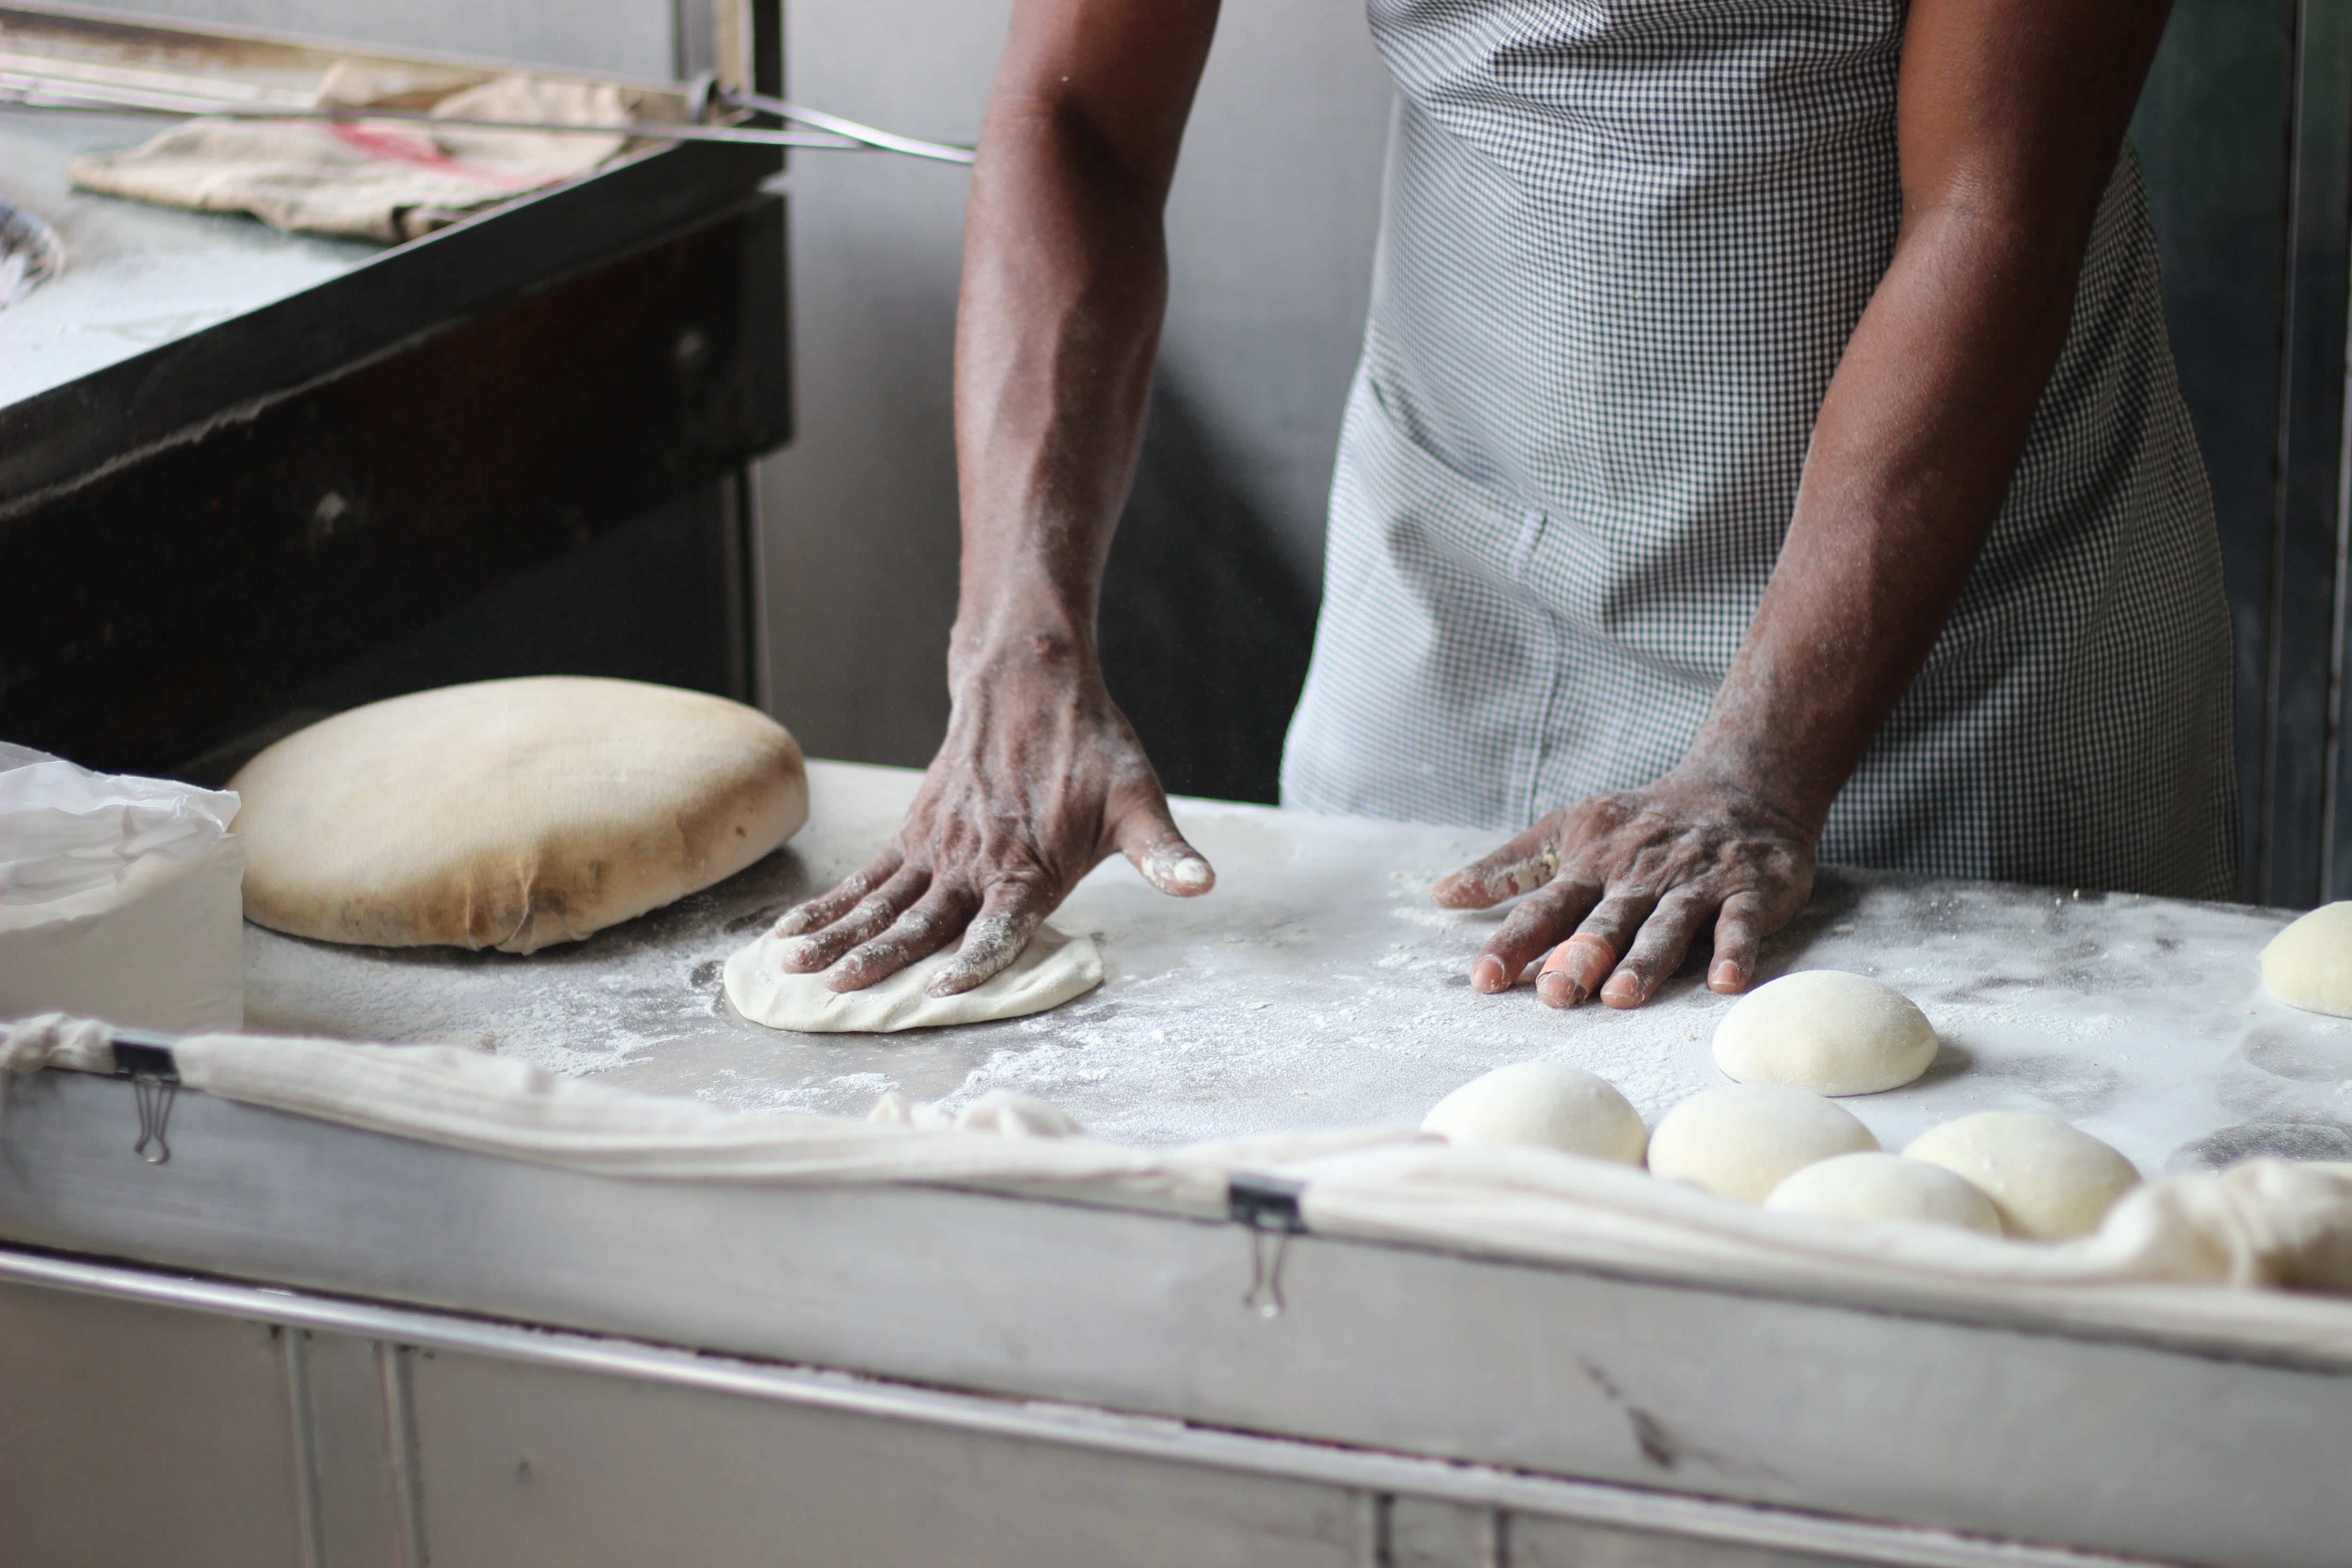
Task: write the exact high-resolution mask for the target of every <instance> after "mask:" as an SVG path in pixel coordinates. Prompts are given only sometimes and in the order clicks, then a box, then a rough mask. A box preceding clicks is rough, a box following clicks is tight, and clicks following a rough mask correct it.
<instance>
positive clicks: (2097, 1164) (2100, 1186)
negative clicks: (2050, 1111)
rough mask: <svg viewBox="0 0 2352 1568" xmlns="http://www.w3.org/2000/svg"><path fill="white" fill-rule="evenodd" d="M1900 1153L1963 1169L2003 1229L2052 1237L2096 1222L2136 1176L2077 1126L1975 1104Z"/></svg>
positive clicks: (2092, 1227) (2129, 1165) (2089, 1229)
mask: <svg viewBox="0 0 2352 1568" xmlns="http://www.w3.org/2000/svg"><path fill="white" fill-rule="evenodd" d="M1903 1153H1904V1157H1905V1158H1906V1159H1911V1160H1925V1161H1927V1163H1929V1164H1931V1165H1941V1166H1943V1167H1944V1169H1946V1170H1948V1171H1950V1172H1952V1173H1954V1174H1956V1175H1960V1176H1965V1177H1967V1178H1968V1179H1969V1181H1970V1182H1971V1183H1973V1184H1975V1185H1976V1188H1977V1190H1978V1191H1979V1192H1981V1193H1982V1194H1984V1195H1985V1196H1987V1197H1989V1198H1990V1199H1991V1200H1992V1206H1993V1208H1994V1210H1995V1211H1996V1212H1997V1213H1999V1214H2000V1227H2001V1229H2002V1230H2003V1231H2005V1232H2007V1233H2008V1234H2009V1235H2011V1236H2022V1237H2035V1238H2037V1239H2040V1240H2043V1241H2054V1240H2058V1239H2061V1238H2063V1237H2070V1236H2085V1235H2088V1234H2089V1233H2090V1232H2092V1231H2095V1230H2096V1229H2098V1228H2099V1222H2100V1221H2101V1220H2103V1219H2105V1217H2106V1214H2107V1210H2108V1209H2110V1208H2112V1207H2114V1206H2115V1202H2116V1199H2117V1198H2119V1197H2121V1196H2123V1195H2124V1194H2125V1193H2126V1192H2128V1191H2129V1190H2130V1189H2132V1188H2133V1187H2136V1186H2137V1185H2138V1184H2139V1173H2138V1172H2137V1171H2136V1170H2134V1169H2133V1168H2132V1163H2131V1162H2130V1161H2129V1160H2126V1159H2125V1158H2124V1157H2123V1156H2122V1155H2121V1154H2119V1153H2117V1152H2116V1151H2115V1150H2113V1149H2111V1148H2109V1147H2108V1146H2107V1145H2105V1143H2102V1142H2099V1141H2098V1140H2097V1139H2096V1138H2094V1137H2092V1136H2091V1135H2090V1134H2089V1133H2087V1132H2085V1131H2083V1130H2082V1129H2080V1128H2078V1127H2070V1126H2068V1125H2067V1124H2066V1123H2065V1122H2063V1121H2059V1120H2058V1119H2057V1118H2056V1117H2054V1116H2036V1115H2034V1114H2032V1112H2030V1111H2024V1110H1979V1111H1978V1112H1977V1113H1976V1114H1975V1115H1973V1116H1963V1117H1961V1118H1960V1119H1959V1120H1958V1121H1947V1122H1945V1123H1944V1124H1943V1125H1942V1126H1941V1127H1937V1128H1933V1129H1931V1130H1930V1131H1926V1132H1923V1133H1921V1134H1920V1135H1919V1136H1918V1137H1916V1138H1915V1139H1913V1140H1912V1141H1911V1146H1910V1147H1909V1148H1908V1149H1906V1150H1904V1151H1903Z"/></svg>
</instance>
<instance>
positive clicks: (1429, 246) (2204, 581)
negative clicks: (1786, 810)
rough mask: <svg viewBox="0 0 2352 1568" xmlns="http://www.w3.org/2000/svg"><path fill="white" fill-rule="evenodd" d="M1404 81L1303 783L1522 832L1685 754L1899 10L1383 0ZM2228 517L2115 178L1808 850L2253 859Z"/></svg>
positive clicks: (2224, 887) (1978, 865)
mask: <svg viewBox="0 0 2352 1568" xmlns="http://www.w3.org/2000/svg"><path fill="white" fill-rule="evenodd" d="M1371 9H1372V25H1373V31H1374V34H1375V36H1376V37H1377V38H1378V40H1379V42H1380V45H1381V50H1382V52H1383V53H1384V54H1385V55H1386V56H1387V58H1388V61H1389V65H1390V67H1391V70H1392V71H1393V72H1394V74H1395V76H1396V79H1397V82H1398V84H1399V86H1400V88H1401V89H1402V98H1401V102H1400V105H1399V109H1398V115H1397V121H1396V125H1395V130H1394V133H1393V137H1392V141H1391V149H1390V159H1389V174H1388V189H1387V197H1386V211H1385V215H1384V219H1383V225H1382V230H1381V247H1380V255H1379V259H1378V263H1377V267H1376V270H1375V274H1374V281H1373V288H1372V304H1371V312H1370V321H1369V323H1368V325H1367V327H1366V330H1365V341H1364V353H1363V361H1362V364H1361V367H1360V370H1359V372H1358V374H1357V378H1356V382H1355V385H1354V389H1353V391H1352V393H1351V395H1350V398H1349V408H1348V415H1347V421H1346V426H1345V429H1344V432H1343V434H1342V436H1341V438H1340V447H1339V466H1338V471H1337V474H1336V476H1335V478H1334V481H1333V486H1332V495H1331V514H1330V534H1329V544H1328V568H1327V575H1326V584H1325V606H1326V607H1325V610H1324V613H1323V617H1322V621H1321V624H1320V626H1318V631H1317V635H1316V644H1315V656H1314V662H1313V666H1312V668H1311V669H1310V671H1309V673H1308V676H1307V689H1306V691H1305V694H1304V695H1303V697H1302V698H1301V700H1300V703H1299V708H1298V712H1297V717H1296V719H1295V720H1294V721H1293V723H1292V727H1291V731H1290V737H1289V743H1288V746H1287V749H1286V755H1285V758H1284V763H1283V797H1284V801H1285V803H1286V804H1287V805H1297V806H1303V807H1306V808H1307V809H1309V810H1316V811H1328V812H1346V813H1355V814H1359V815H1365V816H1387V817H1402V818H1411V819H1418V820H1423V821H1434V822H1443V823H1451V824H1458V825H1461V826H1474V827H1481V828H1494V829H1517V828H1519V827H1522V826H1526V825H1527V824H1528V823H1529V822H1531V821H1533V820H1534V819H1535V818H1536V817H1537V816H1540V815H1542V814H1543V813H1544V812H1546V811H1549V810H1550V809H1552V808H1553V807H1555V806H1559V805H1567V804H1569V803H1571V802H1574V801H1576V800H1579V799H1580V798H1582V797H1583V796H1585V795H1590V794H1591V793H1592V792H1594V791H1596V790H1605V789H1615V788H1622V787H1625V786H1628V785H1633V784H1642V783H1643V782H1645V781H1647V780H1650V779H1653V778H1655V777H1656V776H1657V775H1658V774H1660V773H1664V771H1665V770H1666V769H1668V768H1670V767H1672V766H1673V765H1674V763H1675V762H1676V761H1677V760H1679V759H1680V757H1681V756H1682V754H1683V752H1684V750H1685V747H1686V745H1687V744H1688V742H1689V741H1690V739H1691V737H1692V735H1693V734H1694V733H1695V732H1696V730H1697V728H1698V725H1699V722H1700V721H1701V719H1702V718H1703V717H1704V716H1705V714H1706V709H1707V704H1708V701H1709V700H1710V699H1711V698H1712V697H1713V695H1714V693H1715V689H1716V686H1717V682H1718V681H1719V680H1721V679H1722V677H1723V674H1724V671H1725V668H1727V665H1728V663H1729V661H1730V659H1731V657H1732V654H1733V652H1734V650H1736V649H1737V648H1738V645H1739V640H1740V637H1741V635H1742V633H1743V632H1744V631H1745V630H1746V628H1747V626H1748V618H1749V616H1751V615H1752V614H1753V612H1754V610H1755V608H1756V604H1757V601H1758V599H1759V597H1760V596H1761V595H1762V593H1763V590H1764V583H1765V579H1766V577H1767V576H1768V575H1769V574H1770V572H1771V570H1772V563H1773V560H1774V558H1775V556H1776V554H1777V553H1778V552H1779V550H1780V541H1781V536H1782V534H1783V532H1784V531H1785V530H1786V529H1787V527H1788V521H1789V516H1790V509H1791V507H1792V506H1793V504H1794V502H1795V499H1796V493H1797V480H1798V476H1799V474H1800V472H1801V468H1802V467H1803V464H1804V458H1805V449H1806V445H1807V442H1808V441H1809V440H1810V438H1811V431H1812V422H1813V416H1814V412H1815V410H1816V409H1817V408H1818V407H1819V406H1820V404H1821V400H1822V394H1823V392H1824V391H1825V390H1826V389H1827V387H1828V385H1829V381H1830V376H1831V374H1832V372H1833V371H1834V370H1835V369H1836V368H1837V363H1838V357H1839V355H1840V354H1841V353H1843V349H1844V346H1845V342H1846V338H1847V336H1848V334H1849V333H1851V332H1852V331H1853V325H1854V323H1855V321H1857V320H1858V319H1859V318H1860V316H1861V314H1862V310H1863V307H1864V304H1865V303H1866V302H1867V301H1868V300H1869V298H1870V295H1871V290H1872V289H1874V287H1875V286H1876V284H1877V282H1878V279H1879V277H1880V275H1881V273H1883V272H1884V271H1885V268H1886V264H1887V260H1888V258H1890V257H1891V256H1892V254H1893V252H1894V247H1895V230H1896V226H1897V224H1898V222H1899V219H1900V216H1901V210H1902V197H1901V192H1900V189H1899V185H1898V181H1897V171H1896V160H1895V67H1896V58H1897V55H1898V52H1899V50H1900V48H1901V45H1902V38H1903V23H1904V5H1903V4H1902V3H1901V0H1372V7H1371ZM2236 812H2237V807H2236V802H2235V783H2234V777H2233V773H2232V767H2231V641H2230V625H2229V615H2228V610H2227V608H2226V606H2225V605H2224V602H2223V600H2222V596H2221V554H2220V547H2219V542H2218V540H2217V538H2216V535H2215V532H2214V527H2213V518H2212V506H2211V500H2210V495H2209V493H2208V490H2207V488H2206V481H2205V475H2204V469H2203V467H2202V464H2201V462H2200V458H2199V456H2198V451H2197V445H2196V438H2195V436H2194V434H2193V432H2192V431H2191V429H2190V426H2189V416H2188V411H2187V409H2186V407H2185V406H2184V405H2183V404H2182V401H2181V397H2180V393H2179V386H2178V384H2177V383H2176V381H2175V378H2174V374H2173V367H2172V357H2171V350H2170V347H2169V344H2168V340H2167V338H2166V335H2165V327H2164V319H2163V313H2162V308H2161V304H2160V301H2159V300H2158V291H2157V259H2156V248H2155V243H2154V238H2153V237H2152V235H2151V233H2150V230H2149V227H2148V223H2147V203H2146V200H2145V196H2144V194H2143V192H2142V188H2141V184H2140V179H2139V173H2138V167H2137V163H2136V162H2135V161H2134V160H2133V158H2132V156H2131V155H2130V153H2128V151H2126V153H2125V155H2124V156H2123V158H2122V159H2121V160H2120V161H2119V163H2117V166H2116V172H2115V175H2114V178H2113V179H2112V181H2111V182H2110V184H2109V185H2108V188H2107V191H2106V195H2105V199H2104V200H2103V201H2102V203H2101V205H2100V208H2099V213H2098V217H2097V221H2096V224H2095V228H2094V232H2093V235H2092V238H2091V245H2090V251H2089V256H2088V258H2087V259H2086V260H2085V261H2084V267H2083V274H2082V279H2081V281H2080V284H2079V287H2078V289H2077V293H2076V298H2075V303H2074V322H2073V328H2072V331H2070V332H2069V334H2068V336H2067V340H2066V344H2065V349H2064V352H2063V355H2062V356H2061V358H2060V360H2059V363H2058V367H2057V370H2056V372H2055V374H2053V376H2052V377H2051V380H2050V385H2049V389H2048V391H2047V392H2046V393H2045V394H2044V395H2043V396H2042V404H2041V406H2040V409H2039V410H2038V412H2037V413H2036V415H2035V416H2034V420H2033V425H2032V434H2031V436H2030V437H2029V438H2028V440H2027V442H2026V447H2025V451H2024V455H2023V456H2022V458H2021V459H2020V460H2019V463H2018V467H2017V472H2016V475H2015V477H2014V479H2012V480H2011V485H2010V491H2009V496H2008V500H2007V502H2006V504H2005V505H2004V506H2003V508H2002V510H2001V512H2000V520H1999V521H1998V522H1996V523H1995V525H1994V527H1993V530H1992V533H1991V537H1990V540H1989V541H1988V542H1987V543H1986V545H1985V548H1984V552H1983V554H1982V556H1981V558H1980V559H1979V561H1978V563H1977V564H1976V566H1975V568H1974V570H1973V571H1972V572H1971V574H1970V575H1969V581H1968V584H1967V587H1966V589H1965V591H1964V592H1963V594H1962V595H1961V598H1960V602H1959V605H1958V609H1957V610H1956V611H1955V612H1954V614H1953V616H1952V617H1951V620H1950V622H1949V624H1948V626H1947V627H1946V629H1945V631H1944V634H1943V636H1942V637H1941V639H1940V640H1939V641H1938V642H1937V644H1936V647H1935V650H1934V652H1933V653H1932V654H1931V655H1930V656H1929V658H1928V660H1927V666H1926V668H1924V669H1922V670H1921V671H1920V673H1919V676H1918V678H1917V679H1916V680H1915V681H1914V682H1913V684H1912V687H1911V689H1910V691H1909V693H1908V694H1907V695H1906V697H1905V698H1904V700H1903V701H1902V703H1901V704H1900V705H1899V706H1898V707H1897V708H1896V709H1895V712H1894V714H1893V716H1892V717H1891V718H1890V719H1889V720H1888V721H1887V722H1886V724H1885V728H1884V729H1883V730H1882V731H1880V733H1879V735H1878V737H1877V739H1876V741H1875V742H1874V744H1873V745H1872V747H1871V748H1870V751H1869V753H1868V754H1867V755H1866V756H1865V757H1864V759H1863V762H1862V764H1861V766H1860V767H1859V768H1858V769H1857V770H1856V772H1855V773H1854V775H1853V779H1852V781H1851V782H1850V783H1848V784H1847V785H1846V787H1845V790H1844V793H1843V795H1840V796H1839V797H1838V801H1837V804H1836V806H1835V808H1834V809H1833V810H1832V813H1831V815H1830V819H1829V825H1828V829H1827V832H1826V834H1825V835H1824V837H1823V839H1822V846H1821V847H1822V856H1823V858H1825V859H1828V860H1832V861H1839V862H1844V863H1847V864H1852V865H1862V866H1881V867H1892V868H1906V869H1911V870H1918V871H1934V872H1943V873H1948V874H1953V875H1959V876H1969V877H1987V878H2000V879H2015V880H2022V881H2031V882H2041V883H2046V884H2056V885H2061V886H2066V887H2099V888H2113V889H2136V890H2141V891H2148V892H2162V893H2170V894H2179V895H2189V896H2200V897H2227V896H2230V895H2231V890H2232V889H2233V888H2234V886H2235V869H2234V860H2235V844H2236V837H2237V834H2236Z"/></svg>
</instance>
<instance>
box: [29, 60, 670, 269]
mask: <svg viewBox="0 0 2352 1568" xmlns="http://www.w3.org/2000/svg"><path fill="white" fill-rule="evenodd" d="M317 101H318V103H319V105H320V107H321V108H327V107H332V106H336V105H347V106H350V107H353V108H381V109H401V110H427V111H429V112H431V113H433V114H435V115H439V116H446V117H448V118H452V119H465V120H519V121H544V122H549V123H553V124H559V125H600V126H601V125H610V126H614V127H616V128H619V129H616V130H615V131H614V133H613V134H611V135H587V134H567V133H562V132H534V131H492V130H482V129H478V128H472V127H467V126H455V125H453V126H429V125H423V124H419V123H417V122H415V121H395V120H375V121H369V120H360V121H348V122H333V121H310V120H218V119H212V120H206V119H196V120H189V121H184V122H182V123H181V124H179V125H175V126H173V128H172V129H171V130H169V131H166V132H163V134H162V135H160V136H157V137H155V138H153V139H152V141H149V142H144V143H142V144H141V145H140V146H137V147H131V148H126V149H123V150H121V151H118V152H111V153H84V154H83V155H82V156H80V157H79V158H76V159H74V160H72V161H71V162H70V163H68V164H67V165H66V173H67V174H68V175H70V176H71V177H72V180H73V182H74V184H77V185H79V186H81V187H82V188H84V189H85V190H92V191H100V192H104V193H106V194H107V195H118V196H130V197H132V198H134V199H136V200H139V201H146V202H156V203H160V204H162V205H165V206H177V207H194V208H195V209H196V210H197V211H199V212H241V213H250V214H252V215H253V216H256V217H257V218H260V219H261V220H262V221H263V222H265V223H268V224H271V225H273V226H276V227H278V228H283V229H295V230H299V231H301V232H303V233H307V234H324V235H333V236H337V237H342V238H352V239H381V240H391V241H399V240H404V239H414V238H415V237H418V236H419V235H423V234H429V233H431V232H432V231H433V230H435V229H436V228H444V227H446V226H448V225H450V224H453V223H456V222H457V221H458V220H459V219H460V218H463V217H465V216H467V215H468V214H469V213H472V212H474V211H476V210H478V209H479V208H481V207H485V206H488V205H492V204H494V203H498V202H502V201H505V200H507V199H508V198H509V197H511V196H515V195H520V194H521V193H523V192H525V191H532V190H537V189H539V188H540V187H541V186H543V185H551V184H557V183H558V182H561V181H563V180H569V179H573V178H576V177H578V176H579V175H582V174H587V173H588V172H589V171H590V170H592V169H594V168H595V167H597V166H598V165H599V164H601V163H604V162H605V161H606V160H607V159H610V158H611V157H613V156H614V154H615V153H619V152H620V151H621V149H622V148H623V147H624V146H625V145H626V143H627V141H628V135H627V132H626V130H625V128H626V127H627V126H628V125H629V124H630V123H631V120H632V115H633V113H634V111H635V109H636V107H637V95H636V94H635V93H631V92H625V91H624V90H623V89H620V88H617V87H614V86H612V85H610V84H608V83H591V82H574V81H556V80H550V79H544V78H540V77H530V76H489V75H487V74H486V73H481V72H468V71H459V70H439V69H424V68H421V69H418V70H415V71H407V72H394V71H389V70H386V69H384V68H368V67H362V66H360V65H357V64H355V63H353V62H351V61H340V62H338V63H337V64H336V65H334V66H333V67H331V68H330V69H329V70H328V72H327V74H326V76H325V78H324V79H322V80H321V81H320V87H319V92H318V99H317Z"/></svg>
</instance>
